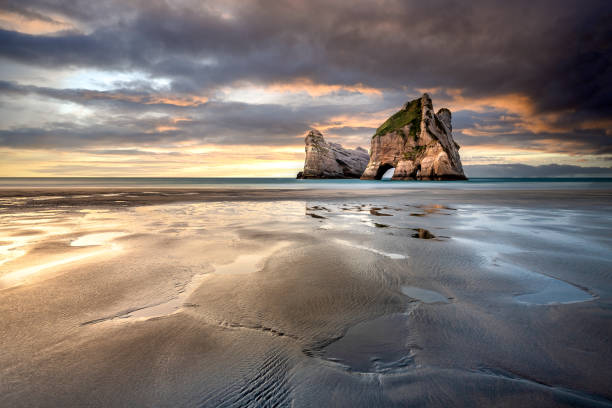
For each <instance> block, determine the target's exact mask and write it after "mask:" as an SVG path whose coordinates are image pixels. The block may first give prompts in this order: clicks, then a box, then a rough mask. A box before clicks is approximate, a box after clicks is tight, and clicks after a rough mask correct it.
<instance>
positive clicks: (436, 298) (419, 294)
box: [402, 286, 449, 303]
mask: <svg viewBox="0 0 612 408" xmlns="http://www.w3.org/2000/svg"><path fill="white" fill-rule="evenodd" d="M402 293H403V294H404V295H406V296H408V297H409V298H412V299H416V300H419V301H421V302H423V303H449V301H448V299H447V298H446V297H444V296H443V295H442V294H440V293H438V292H434V291H433V290H427V289H421V288H417V287H416V286H402Z"/></svg>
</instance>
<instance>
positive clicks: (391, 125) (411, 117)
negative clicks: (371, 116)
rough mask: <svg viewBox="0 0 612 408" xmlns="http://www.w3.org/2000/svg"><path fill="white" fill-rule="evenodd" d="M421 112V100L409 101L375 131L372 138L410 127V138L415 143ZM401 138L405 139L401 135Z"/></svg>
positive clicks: (419, 128) (418, 132) (419, 130)
mask: <svg viewBox="0 0 612 408" xmlns="http://www.w3.org/2000/svg"><path fill="white" fill-rule="evenodd" d="M421 112H422V107H421V98H419V99H415V100H413V101H410V102H409V103H407V104H406V106H404V108H402V109H401V110H400V111H398V112H396V113H395V114H393V115H392V116H391V117H390V118H389V119H387V120H386V121H385V123H383V124H382V125H381V126H380V127H379V128H378V129H376V133H375V134H374V136H372V137H376V136H380V135H384V134H386V133H390V132H394V131H397V130H399V129H401V128H403V127H404V126H407V125H410V136H412V138H413V139H414V140H415V141H416V140H417V138H418V137H419V134H420V133H421V127H420V123H421ZM402 136H404V137H405V135H404V134H403V133H402Z"/></svg>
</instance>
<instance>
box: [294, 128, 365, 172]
mask: <svg viewBox="0 0 612 408" xmlns="http://www.w3.org/2000/svg"><path fill="white" fill-rule="evenodd" d="M304 141H305V143H306V149H305V150H306V159H305V160H304V171H301V172H299V173H298V175H297V178H302V179H307V178H359V177H360V176H361V174H362V173H363V171H364V169H365V168H366V165H367V164H368V160H369V159H370V156H369V155H368V152H367V151H366V150H365V149H362V148H361V147H358V148H357V149H355V150H350V149H345V148H343V147H342V146H341V145H339V144H337V143H327V142H326V141H325V139H324V138H323V135H322V134H321V132H319V131H318V130H311V131H310V132H308V134H307V135H306V139H304Z"/></svg>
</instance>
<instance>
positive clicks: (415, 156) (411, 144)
mask: <svg viewBox="0 0 612 408" xmlns="http://www.w3.org/2000/svg"><path fill="white" fill-rule="evenodd" d="M451 117H452V115H451V112H450V110H448V109H440V110H439V111H438V113H434V110H433V104H432V102H431V98H430V97H429V95H427V94H424V95H423V96H422V97H420V98H419V99H415V100H413V101H410V102H408V103H406V105H404V107H403V108H402V109H401V110H400V111H398V112H397V113H395V114H394V115H393V116H391V117H390V118H389V119H387V121H386V122H385V123H383V124H382V125H381V126H380V127H379V128H378V129H377V131H376V134H375V135H374V136H373V137H372V147H371V149H370V162H369V163H368V166H367V168H366V169H365V171H364V173H363V175H362V176H361V178H362V179H370V180H371V179H376V180H379V179H380V178H381V177H382V176H383V174H384V173H385V172H386V171H387V170H389V169H390V168H395V172H394V174H393V180H466V177H465V174H464V173H463V167H462V166H461V159H460V158H459V152H458V150H459V145H458V144H457V143H455V141H454V140H453V136H452V125H451Z"/></svg>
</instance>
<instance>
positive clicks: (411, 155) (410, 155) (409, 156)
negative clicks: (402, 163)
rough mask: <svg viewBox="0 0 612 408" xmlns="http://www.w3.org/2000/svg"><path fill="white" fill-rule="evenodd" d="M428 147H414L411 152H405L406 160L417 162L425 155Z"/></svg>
mask: <svg viewBox="0 0 612 408" xmlns="http://www.w3.org/2000/svg"><path fill="white" fill-rule="evenodd" d="M426 149H427V146H414V147H413V148H412V150H410V151H409V152H404V156H403V157H404V160H415V159H416V158H417V157H419V156H421V155H422V154H423V153H425V150H426Z"/></svg>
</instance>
